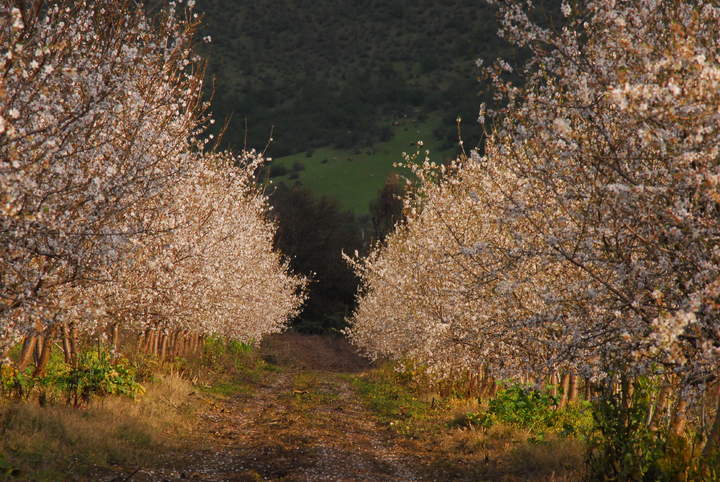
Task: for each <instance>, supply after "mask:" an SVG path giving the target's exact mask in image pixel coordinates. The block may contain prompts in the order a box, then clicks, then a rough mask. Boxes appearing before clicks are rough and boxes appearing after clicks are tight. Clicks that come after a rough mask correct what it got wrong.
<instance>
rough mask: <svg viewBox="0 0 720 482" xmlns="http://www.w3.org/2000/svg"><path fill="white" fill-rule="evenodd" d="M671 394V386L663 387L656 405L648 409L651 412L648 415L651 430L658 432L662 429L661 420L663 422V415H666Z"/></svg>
mask: <svg viewBox="0 0 720 482" xmlns="http://www.w3.org/2000/svg"><path fill="white" fill-rule="evenodd" d="M670 392H671V387H670V385H669V384H665V385H663V387H662V389H661V390H660V393H659V394H658V398H657V401H656V402H655V403H654V404H650V406H649V407H648V410H651V412H650V413H649V414H648V427H649V428H650V430H653V431H656V430H658V429H659V428H660V427H659V425H660V420H662V417H663V414H664V413H665V404H666V403H667V401H668V399H669V398H670Z"/></svg>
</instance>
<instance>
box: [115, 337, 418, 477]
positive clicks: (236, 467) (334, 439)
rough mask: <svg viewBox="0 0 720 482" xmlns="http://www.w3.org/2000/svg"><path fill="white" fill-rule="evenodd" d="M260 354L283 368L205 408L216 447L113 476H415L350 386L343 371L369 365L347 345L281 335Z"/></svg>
mask: <svg viewBox="0 0 720 482" xmlns="http://www.w3.org/2000/svg"><path fill="white" fill-rule="evenodd" d="M263 353H264V356H265V357H266V358H267V359H268V360H269V361H272V362H273V363H276V364H278V365H279V366H280V367H281V370H280V371H279V372H277V373H269V374H268V376H267V377H266V378H265V379H264V380H262V382H261V383H260V384H259V385H258V386H257V388H256V389H255V390H253V391H252V393H251V394H249V395H248V394H245V395H237V396H234V397H232V398H230V399H229V400H227V401H225V402H223V403H221V404H219V405H217V406H216V407H215V408H213V409H212V410H210V411H208V412H206V413H205V414H203V418H204V421H205V422H206V423H203V424H201V427H202V430H203V431H207V434H206V435H207V436H208V437H209V438H211V439H212V440H214V441H215V443H213V445H215V446H214V447H212V448H210V447H198V450H197V451H195V452H193V453H188V454H186V456H180V457H173V459H174V460H173V461H172V463H171V464H169V465H170V466H169V467H167V468H160V469H141V470H138V471H136V472H133V473H128V474H126V475H125V476H123V477H116V478H115V479H114V480H132V481H150V480H152V481H159V480H208V481H210V480H212V481H221V480H222V481H225V480H228V481H230V480H232V481H241V480H248V481H256V480H287V481H313V480H365V481H376V480H377V481H380V480H383V481H384V480H420V479H419V478H418V476H417V474H416V473H415V470H414V468H415V467H417V462H418V460H417V458H416V457H413V456H410V455H408V453H409V451H408V450H407V449H406V447H403V446H401V442H403V441H402V440H400V439H398V438H397V436H396V435H395V434H394V433H393V432H392V431H390V430H389V429H388V428H387V427H384V426H382V425H380V424H379V423H378V422H377V421H376V420H375V418H374V416H373V415H372V414H371V413H370V412H368V410H367V409H366V408H365V407H364V406H363V405H362V404H361V403H360V401H359V400H358V399H357V397H356V395H355V393H354V392H353V390H352V388H351V386H350V383H349V382H348V380H347V374H348V373H351V372H357V371H360V370H363V369H365V368H366V367H367V364H366V363H365V362H364V361H363V360H362V359H360V358H359V357H357V356H356V355H354V354H353V353H352V351H351V350H349V348H348V347H347V346H346V345H345V344H344V343H342V342H337V341H333V340H330V339H325V338H320V337H292V336H290V337H287V336H285V337H277V338H275V339H271V340H270V341H269V343H267V344H265V345H264V347H263ZM208 437H203V438H208ZM176 455H179V454H176Z"/></svg>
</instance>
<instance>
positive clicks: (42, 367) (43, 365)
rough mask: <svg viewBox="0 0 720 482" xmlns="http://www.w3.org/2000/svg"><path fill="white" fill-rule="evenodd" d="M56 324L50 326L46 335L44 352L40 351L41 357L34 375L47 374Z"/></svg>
mask: <svg viewBox="0 0 720 482" xmlns="http://www.w3.org/2000/svg"><path fill="white" fill-rule="evenodd" d="M55 329H56V328H55V326H52V327H50V328H49V329H48V330H47V333H46V335H45V343H43V347H42V352H41V353H40V359H39V360H38V364H37V366H36V367H35V372H34V373H33V376H34V377H42V376H44V375H45V371H46V369H47V365H48V362H49V361H50V354H51V353H52V347H53V344H52V341H53V338H54V336H55Z"/></svg>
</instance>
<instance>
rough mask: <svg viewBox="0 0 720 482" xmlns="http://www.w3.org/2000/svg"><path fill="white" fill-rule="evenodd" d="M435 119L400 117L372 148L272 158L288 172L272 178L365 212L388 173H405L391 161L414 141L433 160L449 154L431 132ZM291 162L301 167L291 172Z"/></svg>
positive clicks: (324, 150) (412, 146)
mask: <svg viewBox="0 0 720 482" xmlns="http://www.w3.org/2000/svg"><path fill="white" fill-rule="evenodd" d="M439 122H440V120H439V119H438V118H436V117H429V118H428V119H427V120H426V121H424V122H417V121H415V120H411V119H404V120H403V121H402V122H401V123H400V124H399V125H398V126H395V127H394V128H393V132H394V135H393V137H392V139H390V140H389V141H387V142H382V143H378V144H375V145H373V146H372V147H367V148H361V149H351V150H341V149H335V148H331V147H325V148H320V149H316V150H314V151H310V152H307V153H300V154H294V155H292V156H287V157H281V158H277V159H274V160H273V161H272V164H273V165H278V166H283V167H285V168H286V169H287V170H288V173H287V174H286V175H283V176H277V177H274V178H273V179H272V181H273V182H274V183H278V182H285V183H290V184H292V183H294V182H299V183H301V184H302V185H303V186H305V187H307V188H309V189H310V190H311V191H313V192H314V193H316V194H318V195H324V196H328V197H332V198H335V199H337V200H338V202H339V203H340V206H341V207H342V208H343V209H347V210H351V211H354V212H355V213H356V214H360V215H362V214H366V213H367V212H368V211H369V204H370V201H372V200H374V199H375V198H376V197H377V193H378V191H379V190H380V189H381V188H382V187H383V185H384V183H385V179H386V178H387V176H388V174H390V173H391V172H401V173H404V174H407V170H401V169H397V168H394V167H393V163H395V162H399V161H402V153H403V152H407V153H414V152H416V150H417V149H418V145H417V142H418V141H423V143H424V145H423V147H422V150H423V151H424V150H425V149H429V150H430V152H431V156H432V158H433V159H435V160H438V161H440V160H443V159H445V158H447V157H451V156H452V155H453V153H454V151H453V150H452V149H451V150H445V151H442V150H440V148H439V145H440V142H439V141H437V140H436V139H435V136H434V135H433V133H432V131H433V129H434V128H435V127H437V126H438V124H439ZM308 154H309V155H308ZM293 165H297V166H300V165H302V170H295V171H293Z"/></svg>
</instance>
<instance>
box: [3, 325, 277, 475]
mask: <svg viewBox="0 0 720 482" xmlns="http://www.w3.org/2000/svg"><path fill="white" fill-rule="evenodd" d="M277 369H278V368H277V367H275V366H274V365H272V364H269V363H267V362H265V361H263V360H262V359H260V357H259V356H258V355H257V353H256V352H255V350H254V349H253V348H252V346H250V345H245V344H241V343H237V342H226V341H225V340H221V339H217V338H210V339H208V340H206V342H205V344H204V346H203V348H202V350H201V353H199V354H198V355H197V356H194V357H188V358H177V359H175V360H171V361H166V362H163V363H161V362H160V361H159V360H157V359H156V358H153V357H149V356H146V355H140V354H136V355H133V356H130V357H121V356H116V357H113V356H111V354H110V352H109V351H108V350H106V349H103V347H93V348H92V349H88V350H86V351H84V352H82V354H81V355H80V356H79V359H78V361H77V364H76V365H75V366H71V365H69V364H67V363H65V361H64V358H63V356H62V352H61V351H60V350H55V351H53V353H52V356H51V360H50V363H49V364H48V368H47V372H46V375H44V376H43V377H33V376H32V370H30V369H28V370H25V371H23V372H20V371H17V370H15V369H14V368H12V366H11V365H7V364H6V365H3V367H2V372H1V376H0V391H1V393H0V395H2V396H0V480H3V479H7V478H18V479H20V480H48V481H49V480H65V479H66V478H67V475H68V474H73V476H79V477H86V478H93V476H94V475H97V474H98V473H106V472H107V471H113V470H114V469H113V467H116V466H117V468H118V470H120V471H121V472H122V471H126V470H128V469H130V470H133V468H141V467H144V466H148V465H152V464H153V462H154V461H155V460H156V459H157V458H158V456H159V454H167V453H172V452H176V451H179V450H183V449H188V448H189V447H190V444H192V443H193V442H194V441H196V440H197V437H198V436H197V435H195V434H194V431H195V430H194V429H195V428H196V423H197V421H198V416H197V415H198V412H199V411H201V410H204V409H206V407H207V406H208V405H209V404H212V403H214V401H213V400H214V399H215V398H217V397H220V398H224V397H227V396H231V395H242V394H249V393H250V391H251V390H252V386H253V383H256V382H257V381H258V380H260V379H261V378H262V377H264V376H267V375H268V374H270V373H272V372H274V371H277Z"/></svg>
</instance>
